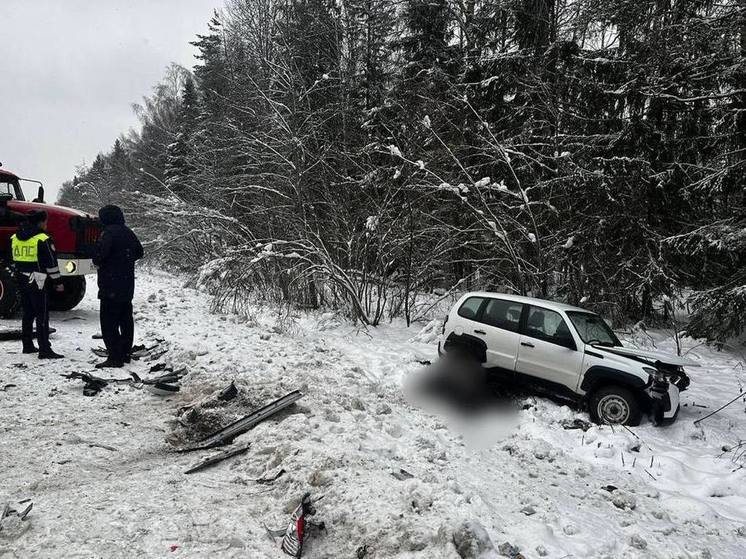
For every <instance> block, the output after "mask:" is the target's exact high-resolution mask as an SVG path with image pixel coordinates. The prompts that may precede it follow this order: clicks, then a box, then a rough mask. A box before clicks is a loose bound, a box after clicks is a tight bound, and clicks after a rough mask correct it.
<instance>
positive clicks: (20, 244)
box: [10, 211, 64, 359]
mask: <svg viewBox="0 0 746 559" xmlns="http://www.w3.org/2000/svg"><path fill="white" fill-rule="evenodd" d="M46 229H47V213H46V212H43V211H42V212H33V213H31V214H28V215H27V216H26V220H25V221H23V222H21V224H20V225H19V227H18V230H17V231H16V233H15V234H14V235H13V236H12V237H11V241H10V242H11V252H12V253H13V265H14V268H15V276H16V282H17V283H18V286H19V290H20V292H21V305H22V307H23V319H22V322H21V340H22V341H23V353H36V352H38V353H39V359H60V358H62V355H60V354H58V353H55V352H54V351H52V346H51V344H50V343H49V295H48V292H47V288H48V287H49V285H50V284H51V285H52V286H53V288H54V289H55V290H57V291H63V290H64V287H63V285H62V277H61V276H60V269H59V267H58V265H57V255H56V253H55V250H54V243H53V242H52V238H51V237H50V236H49V235H47V233H46ZM34 321H36V339H37V341H38V342H39V348H38V349H37V348H36V346H34V339H33V326H34Z"/></svg>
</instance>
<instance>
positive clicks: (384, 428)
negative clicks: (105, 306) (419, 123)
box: [0, 274, 746, 558]
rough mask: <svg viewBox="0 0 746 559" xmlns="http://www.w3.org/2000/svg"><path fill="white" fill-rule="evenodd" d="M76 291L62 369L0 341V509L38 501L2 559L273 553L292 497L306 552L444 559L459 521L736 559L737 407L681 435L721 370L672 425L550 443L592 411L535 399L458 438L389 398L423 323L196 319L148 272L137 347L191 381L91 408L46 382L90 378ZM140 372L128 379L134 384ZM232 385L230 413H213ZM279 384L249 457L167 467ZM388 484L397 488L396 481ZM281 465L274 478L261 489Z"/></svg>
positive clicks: (252, 437)
mask: <svg viewBox="0 0 746 559" xmlns="http://www.w3.org/2000/svg"><path fill="white" fill-rule="evenodd" d="M93 291H95V290H93V289H91V292H93ZM92 295H93V293H89V295H88V296H87V297H86V300H85V301H84V303H83V304H82V305H81V306H80V307H79V308H78V309H76V310H75V311H73V312H70V313H65V314H61V315H57V316H55V317H53V326H55V327H56V328H57V329H58V332H57V334H56V336H55V338H54V340H53V345H54V348H55V349H56V350H58V351H61V352H62V353H64V354H65V355H66V356H67V357H68V359H66V360H64V361H61V362H54V363H43V362H39V361H38V360H36V359H35V358H33V357H29V356H24V355H21V354H20V342H18V343H14V342H0V371H2V372H1V373H0V475H1V476H2V477H1V478H0V479H1V481H0V507H2V506H3V505H4V503H6V502H9V503H11V506H12V507H13V508H17V507H18V506H19V505H18V503H19V501H23V500H25V499H31V500H32V501H33V503H34V508H33V510H32V512H31V513H30V514H29V516H28V519H27V520H25V521H22V522H21V521H18V520H17V517H14V516H10V517H8V518H6V519H5V520H3V522H2V525H0V527H1V528H2V530H0V557H19V558H20V557H23V558H28V557H50V558H52V557H86V558H88V557H106V558H110V557H252V558H255V557H281V556H282V553H281V552H280V551H279V550H278V548H277V545H276V544H274V543H273V542H272V541H271V540H270V538H269V536H268V535H267V532H266V530H265V528H264V525H265V524H266V525H267V526H268V527H270V528H273V529H275V528H284V526H285V525H286V523H287V521H288V519H289V514H290V512H291V511H292V509H293V508H294V506H295V505H296V504H297V502H298V500H299V498H300V497H301V495H302V494H303V493H304V492H305V491H307V490H308V491H311V493H312V496H313V497H320V496H322V495H323V497H324V498H323V499H322V500H321V501H319V503H318V505H317V508H318V514H317V518H318V520H320V521H324V522H325V523H326V527H327V532H326V533H321V534H318V535H315V536H314V537H313V539H312V540H310V542H309V543H308V546H307V549H306V550H305V554H304V556H306V557H333V558H337V557H340V558H342V557H356V556H358V555H357V552H358V550H361V551H360V553H363V552H362V549H363V546H366V547H365V549H366V550H367V554H366V555H365V556H366V557H421V558H457V557H458V554H457V552H456V548H455V547H454V545H453V543H452V537H453V532H454V530H455V529H456V528H457V527H458V526H459V524H461V523H462V522H463V521H465V520H474V521H478V522H480V523H481V524H482V525H483V526H484V527H485V528H486V530H487V532H488V533H489V535H490V537H491V539H492V541H493V542H494V544H495V546H496V547H497V546H499V545H500V544H503V543H504V542H509V543H510V544H512V545H513V546H516V547H517V548H519V549H520V550H521V553H522V554H523V556H525V557H527V558H531V557H539V556H546V557H556V558H560V557H565V558H567V557H577V558H581V557H645V558H649V557H661V558H668V557H692V558H693V557H717V558H726V557H743V556H746V469H742V468H739V466H740V465H741V464H742V463H744V460H743V459H740V460H739V458H738V454H737V451H736V450H730V451H724V448H725V449H728V448H732V447H733V445H734V444H736V443H738V441H739V440H743V439H746V431H745V430H744V420H745V419H746V416H745V415H744V405H743V403H741V402H739V403H737V404H734V405H733V406H731V407H729V408H727V409H726V410H724V411H723V412H721V413H719V414H718V415H716V416H714V417H712V418H710V419H708V420H707V421H705V422H703V423H702V425H701V427H695V426H694V424H693V421H694V420H695V419H697V418H699V417H702V416H703V415H705V414H707V413H709V412H710V411H712V410H714V409H716V408H717V407H719V406H720V405H721V404H722V403H724V402H726V401H728V400H729V399H731V398H732V397H733V396H735V395H736V394H737V393H738V391H739V389H740V387H741V386H743V382H744V380H746V371H744V368H743V367H744V365H743V363H742V362H741V361H740V360H739V357H738V356H737V355H735V354H731V353H728V352H725V351H724V352H720V353H718V352H715V351H713V350H711V349H709V348H706V347H704V346H698V347H694V349H692V350H691V351H690V353H689V354H688V355H689V356H690V357H692V358H694V359H697V360H699V361H700V362H701V363H702V365H703V366H702V368H699V369H692V370H691V371H690V374H691V376H692V379H693V383H692V387H691V389H690V390H689V391H687V392H685V393H684V394H683V395H682V403H683V404H685V407H683V408H682V411H681V413H680V416H679V420H678V422H677V423H676V424H674V425H672V426H670V427H667V428H655V427H653V426H651V425H649V424H643V425H642V426H640V427H638V428H635V429H634V430H632V431H628V430H624V429H619V428H616V429H611V428H610V427H592V428H591V429H590V430H588V431H587V432H583V431H582V430H566V429H563V428H562V426H561V423H560V422H562V421H563V420H567V419H569V420H572V419H575V418H578V417H579V418H581V419H585V420H587V415H585V414H582V413H578V412H575V411H572V410H570V409H568V408H566V407H561V406H558V405H557V404H554V403H552V402H549V401H547V400H544V399H535V400H534V399H531V400H530V401H528V403H529V404H532V405H527V406H525V408H526V409H522V410H520V411H519V412H518V413H517V416H516V417H514V418H513V419H512V420H507V419H505V418H502V419H500V421H501V422H502V423H500V424H498V423H497V421H498V420H497V419H495V418H490V417H484V418H482V419H480V420H474V423H473V424H471V425H469V426H464V425H457V424H456V422H455V421H452V420H446V419H444V418H443V417H437V416H434V415H432V414H430V413H427V412H425V411H422V410H419V409H417V408H414V407H412V406H410V405H409V404H407V403H406V402H405V400H404V398H403V396H402V392H401V382H402V379H403V378H404V377H406V376H407V375H408V374H411V373H413V372H415V371H417V370H418V368H420V365H419V364H418V362H417V361H418V360H419V359H423V358H433V356H434V353H435V347H434V346H433V345H432V344H424V343H416V342H410V341H407V340H410V339H411V338H413V337H414V336H415V335H416V334H417V331H418V328H413V329H410V330H407V329H406V328H404V327H402V326H397V325H393V326H385V327H381V328H380V329H378V330H376V331H373V332H370V333H365V332H360V331H359V330H358V329H356V328H353V327H351V326H350V325H345V324H340V323H337V322H335V321H333V320H330V319H329V317H328V316H324V317H319V316H316V317H314V316H304V317H301V318H299V319H298V320H295V321H287V320H283V321H282V322H281V325H280V326H281V327H276V326H275V322H276V321H275V317H274V316H273V315H272V313H270V312H269V311H265V312H260V311H257V313H256V315H255V316H254V317H251V318H250V320H248V321H246V320H240V319H238V318H237V317H235V316H232V315H227V316H226V315H215V314H211V313H210V312H209V310H210V305H209V299H208V298H207V297H206V296H205V295H203V294H201V293H199V292H197V291H195V290H192V289H185V288H183V287H182V286H181V284H180V283H179V282H178V281H177V280H174V279H172V278H170V277H168V276H164V275H145V274H143V275H142V278H141V280H140V281H139V284H138V294H137V297H136V309H139V311H138V313H137V315H136V320H137V341H136V343H137V342H141V343H146V344H148V343H150V342H152V340H154V339H155V338H163V339H164V340H166V342H165V344H166V346H167V347H168V349H169V351H168V353H166V354H165V355H164V356H163V357H162V358H161V359H162V360H163V361H164V362H165V363H166V364H167V365H172V366H173V367H175V368H179V367H182V366H184V367H187V370H188V375H187V376H186V378H185V380H184V384H183V388H182V391H181V393H179V394H178V395H176V396H173V397H170V398H164V397H160V396H156V395H153V394H151V393H150V392H148V391H146V390H142V389H137V388H135V387H132V386H127V385H120V386H113V385H110V386H108V387H106V388H104V390H103V391H102V392H101V393H100V394H98V395H96V396H94V397H85V396H83V394H82V383H81V382H80V381H78V380H67V379H64V378H62V377H61V376H60V374H61V373H68V372H73V371H93V368H92V363H95V362H96V360H97V358H95V356H94V355H93V354H92V353H91V351H90V349H91V348H92V347H96V346H98V345H100V342H98V341H95V340H92V335H93V334H94V333H96V332H97V331H98V324H97V322H98V316H97V312H96V308H97V306H96V301H95V299H94V297H93V296H92ZM687 343H688V344H689V345H687V346H686V348H691V347H692V346H694V345H695V344H694V342H692V341H687ZM659 347H661V348H663V349H668V350H670V349H671V347H672V346H671V342H669V341H665V340H661V341H660V343H659ZM686 348H685V349H686ZM153 363H155V362H151V363H146V362H142V361H140V362H133V364H132V365H130V366H128V370H130V371H134V372H137V373H138V374H140V375H141V376H148V375H149V373H148V367H149V366H150V365H152V364H153ZM126 374H127V373H126V371H116V372H113V373H107V376H108V375H111V376H120V377H124V376H126ZM232 380H234V381H235V383H236V385H237V386H238V388H239V392H240V395H239V397H238V398H237V400H234V401H231V402H230V403H229V404H225V405H222V406H221V405H218V403H217V401H216V399H215V397H214V395H215V393H216V392H217V391H219V390H220V389H222V388H224V387H225V386H226V385H228V384H229V383H230V381H232ZM8 385H15V386H8ZM5 387H7V388H5ZM3 388H5V390H2V389H3ZM293 389H301V390H302V391H304V392H306V396H305V397H304V398H303V399H302V400H301V401H300V402H299V404H298V405H296V406H295V407H294V408H293V409H291V410H288V411H287V412H285V413H282V414H280V415H278V416H277V417H276V418H273V419H270V420H268V421H266V422H264V423H263V424H260V425H259V426H257V427H256V428H254V429H253V430H252V431H250V432H248V433H246V434H244V435H242V436H240V437H239V438H238V439H237V441H236V443H237V444H238V443H249V442H250V443H251V448H250V450H249V452H248V453H247V454H244V455H242V456H238V457H236V458H232V459H230V460H228V461H226V462H223V463H221V464H219V465H217V466H215V467H213V468H211V469H208V470H205V471H203V472H199V473H195V474H192V475H185V474H184V473H183V472H184V470H186V469H187V468H188V467H189V466H191V465H193V464H195V463H196V462H199V461H200V460H201V459H203V458H204V457H206V456H209V455H211V454H212V452H211V451H205V452H198V453H183V454H181V453H175V452H173V447H172V446H171V445H170V444H169V443H168V442H167V441H168V440H170V441H174V440H183V439H184V437H186V436H187V434H189V433H190V432H192V431H188V430H187V429H185V427H184V424H186V425H188V426H189V428H190V429H193V430H199V429H207V428H209V427H215V425H217V424H220V423H223V424H224V423H225V422H226V421H228V420H232V419H234V418H235V417H238V416H239V415H241V414H246V413H248V412H249V411H251V410H252V409H255V408H257V407H259V406H260V405H262V404H263V403H265V402H267V401H269V400H271V399H274V398H276V397H278V396H281V395H282V394H284V393H286V392H288V391H290V390H293ZM190 405H191V406H192V407H193V409H192V411H191V412H189V411H187V412H182V413H181V415H180V417H181V420H182V424H180V425H177V424H176V419H177V410H179V409H180V408H184V407H186V406H190ZM189 422H191V423H189ZM506 422H507V423H508V424H506ZM511 422H512V423H511ZM500 426H502V427H500ZM477 431H478V432H479V436H477V435H476V432H477ZM462 432H464V433H465V435H463V434H460V433H462ZM402 468H403V469H405V470H406V471H407V472H410V473H411V474H412V476H413V477H412V478H411V479H403V480H400V479H397V478H395V477H394V476H392V475H391V473H392V472H399V470H400V469H402ZM280 469H284V470H285V472H286V473H285V474H284V475H282V476H281V477H279V478H278V479H277V480H276V481H274V482H272V483H269V484H260V483H257V482H256V481H255V480H256V479H258V478H261V477H264V476H267V475H273V474H275V473H277V472H279V471H280ZM610 485H611V486H614V487H615V488H617V489H616V490H614V491H609V490H608V489H611V488H609V487H608V486H610ZM502 549H503V550H504V551H506V553H508V551H507V549H508V548H507V547H506V546H504V547H503V548H502Z"/></svg>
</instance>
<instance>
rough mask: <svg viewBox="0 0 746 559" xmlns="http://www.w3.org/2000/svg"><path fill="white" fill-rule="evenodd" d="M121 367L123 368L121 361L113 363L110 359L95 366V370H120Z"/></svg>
mask: <svg viewBox="0 0 746 559" xmlns="http://www.w3.org/2000/svg"><path fill="white" fill-rule="evenodd" d="M122 367H124V363H122V362H121V361H115V360H114V359H112V358H111V357H109V358H107V359H106V361H104V362H102V363H99V364H97V365H96V368H97V369H121V368H122Z"/></svg>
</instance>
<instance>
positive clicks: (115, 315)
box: [93, 206, 143, 369]
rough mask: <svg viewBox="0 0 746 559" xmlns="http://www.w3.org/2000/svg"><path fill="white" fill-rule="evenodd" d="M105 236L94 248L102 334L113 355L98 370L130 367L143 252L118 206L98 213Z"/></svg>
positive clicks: (101, 237)
mask: <svg viewBox="0 0 746 559" xmlns="http://www.w3.org/2000/svg"><path fill="white" fill-rule="evenodd" d="M98 217H99V220H100V221H101V225H103V228H104V230H103V232H102V233H101V236H100V237H99V239H98V242H97V243H96V246H95V247H94V248H93V263H94V265H96V266H97V267H98V298H99V299H100V300H101V310H100V318H101V334H102V336H103V338H104V344H105V345H106V349H107V350H108V352H109V356H108V357H107V359H106V361H104V362H103V363H99V364H98V365H96V367H97V368H99V369H101V368H105V367H122V366H123V365H124V363H129V360H130V356H129V355H130V352H131V351H132V342H133V339H134V335H135V323H134V319H133V317H132V297H133V296H134V293H135V262H136V261H137V260H139V259H140V258H142V256H143V249H142V245H141V244H140V241H139V240H138V238H137V236H136V235H135V234H134V233H133V232H132V230H131V229H130V228H129V227H127V226H126V225H125V224H124V214H123V213H122V210H121V209H120V208H119V207H117V206H104V207H103V208H101V209H100V210H99V212H98Z"/></svg>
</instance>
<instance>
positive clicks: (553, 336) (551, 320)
mask: <svg viewBox="0 0 746 559" xmlns="http://www.w3.org/2000/svg"><path fill="white" fill-rule="evenodd" d="M526 335H527V336H531V337H532V338H537V339H539V340H544V341H546V342H551V343H555V344H558V345H565V344H564V343H563V340H567V338H572V334H570V329H569V328H568V327H567V323H566V322H565V320H564V319H563V318H562V316H561V315H560V314H559V313H558V312H554V311H550V310H549V309H542V308H539V307H531V308H530V309H529V311H528V320H526Z"/></svg>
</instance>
